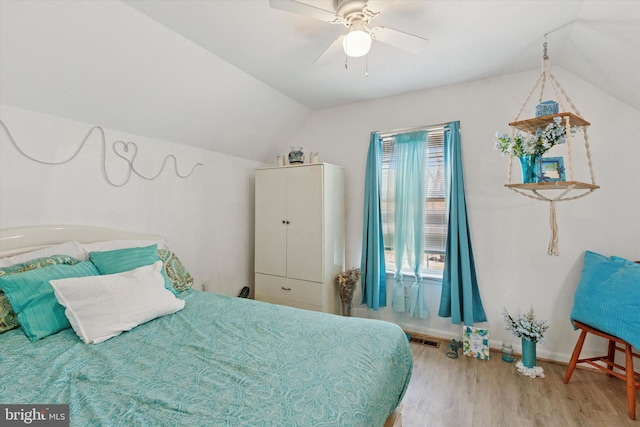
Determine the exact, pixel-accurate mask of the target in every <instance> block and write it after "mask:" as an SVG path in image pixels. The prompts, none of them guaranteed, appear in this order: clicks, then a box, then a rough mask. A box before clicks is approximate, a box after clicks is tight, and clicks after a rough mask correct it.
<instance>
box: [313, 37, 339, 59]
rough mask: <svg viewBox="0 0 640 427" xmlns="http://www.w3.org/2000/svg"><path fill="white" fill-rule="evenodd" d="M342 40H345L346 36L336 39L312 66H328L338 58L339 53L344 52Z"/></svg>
mask: <svg viewBox="0 0 640 427" xmlns="http://www.w3.org/2000/svg"><path fill="white" fill-rule="evenodd" d="M342 39H344V34H343V35H341V36H340V37H338V38H337V39H335V40H334V41H333V42H332V43H331V44H330V45H329V46H328V47H327V48H326V49H325V50H324V51H323V52H322V53H321V54H320V55H319V56H318V57H317V58H316V59H314V60H313V62H312V63H311V64H312V65H316V66H320V65H326V64H328V63H329V62H331V61H332V60H333V59H334V58H336V57H337V56H338V54H339V53H341V52H343V50H342Z"/></svg>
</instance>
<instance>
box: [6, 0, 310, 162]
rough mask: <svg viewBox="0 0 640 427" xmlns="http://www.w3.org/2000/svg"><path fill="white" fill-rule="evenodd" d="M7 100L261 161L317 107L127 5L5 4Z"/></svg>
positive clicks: (45, 0)
mask: <svg viewBox="0 0 640 427" xmlns="http://www.w3.org/2000/svg"><path fill="white" fill-rule="evenodd" d="M0 103H1V104H4V105H10V106H14V107H18V108H24V109H27V110H33V111H39V112H43V113H49V114H54V115H57V116H61V117H67V118H71V119H73V120H79V121H83V122H88V123H99V124H101V125H102V126H108V127H110V128H113V129H120V130H123V131H127V132H130V133H134V134H138V135H146V136H149V137H153V138H156V139H164V140H167V141H175V142H179V143H183V144H187V145H191V146H195V147H200V148H205V149H208V150H211V151H217V152H222V153H228V154H232V155H234V156H238V157H243V158H247V159H254V160H263V159H267V158H270V157H272V151H273V147H274V146H277V144H278V143H279V141H281V138H283V137H288V136H289V135H291V134H292V133H293V132H294V130H295V129H296V125H297V123H298V122H299V121H300V120H301V119H303V118H304V117H306V115H307V114H308V112H309V110H308V109H307V108H306V107H304V106H302V105H301V104H299V103H298V102H296V101H294V100H292V99H291V98H288V97H287V96H285V95H283V94H282V93H280V92H278V91H276V90H275V89H273V88H272V87H270V86H268V85H266V84H264V83H262V82H261V81H259V80H258V79H256V78H255V77H253V76H250V75H248V74H247V73H245V72H244V71H242V70H240V69H238V68H237V67H235V66H233V65H231V64H229V63H228V62H226V61H224V60H223V59H221V58H219V57H218V56H216V55H214V54H213V53H211V52H210V51H208V50H206V49H204V48H203V47H201V46H198V45H196V44H195V43H194V42H192V41H191V40H188V39H186V38H185V37H184V36H182V35H179V34H178V33H176V32H174V31H172V30H170V29H168V28H167V27H165V26H164V25H162V24H160V23H159V22H157V21H154V20H153V19H151V18H149V17H148V16H146V15H144V14H142V13H140V12H139V11H138V10H136V9H134V8H132V7H130V6H128V5H127V4H125V3H123V2H121V1H62V0H57V1H49V0H31V1H0ZM248 124H250V125H248ZM256 141H260V143H259V144H257V143H256Z"/></svg>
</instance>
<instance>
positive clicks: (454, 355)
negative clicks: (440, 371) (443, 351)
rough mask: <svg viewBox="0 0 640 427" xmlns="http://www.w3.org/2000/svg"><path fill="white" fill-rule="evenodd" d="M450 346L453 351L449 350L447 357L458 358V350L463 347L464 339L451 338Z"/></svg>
mask: <svg viewBox="0 0 640 427" xmlns="http://www.w3.org/2000/svg"><path fill="white" fill-rule="evenodd" d="M449 348H450V349H451V351H447V357H449V358H451V359H457V358H458V350H459V349H461V348H462V341H456V340H455V339H453V340H451V342H450V343H449Z"/></svg>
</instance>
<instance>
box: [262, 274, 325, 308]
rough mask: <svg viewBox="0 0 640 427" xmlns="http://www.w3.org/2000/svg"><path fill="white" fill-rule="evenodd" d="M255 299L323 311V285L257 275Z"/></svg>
mask: <svg viewBox="0 0 640 427" xmlns="http://www.w3.org/2000/svg"><path fill="white" fill-rule="evenodd" d="M255 299H257V300H259V301H266V302H273V303H276V304H283V305H289V306H292V307H299V308H306V309H308V310H318V311H322V283H316V282H305V281H303V280H295V279H289V278H286V277H279V276H270V275H267V274H256V282H255Z"/></svg>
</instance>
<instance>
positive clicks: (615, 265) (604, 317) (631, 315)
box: [570, 251, 640, 348]
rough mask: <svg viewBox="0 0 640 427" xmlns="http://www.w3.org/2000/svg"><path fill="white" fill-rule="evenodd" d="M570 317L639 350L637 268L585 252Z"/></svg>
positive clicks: (639, 282)
mask: <svg viewBox="0 0 640 427" xmlns="http://www.w3.org/2000/svg"><path fill="white" fill-rule="evenodd" d="M570 317H571V320H577V321H578V322H582V323H584V324H586V325H589V326H591V327H593V328H596V329H599V330H601V331H603V332H606V333H608V334H611V335H614V336H616V337H618V338H621V339H623V340H625V341H627V342H628V343H630V344H631V345H633V346H634V347H636V348H640V347H638V346H640V265H639V264H636V263H634V262H632V261H629V260H626V259H624V258H620V257H611V258H608V257H606V256H604V255H600V254H597V253H595V252H591V251H586V252H585V254H584V264H583V267H582V273H581V275H580V282H579V283H578V288H577V289H576V292H575V295H574V299H573V308H572V310H571V316H570Z"/></svg>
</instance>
